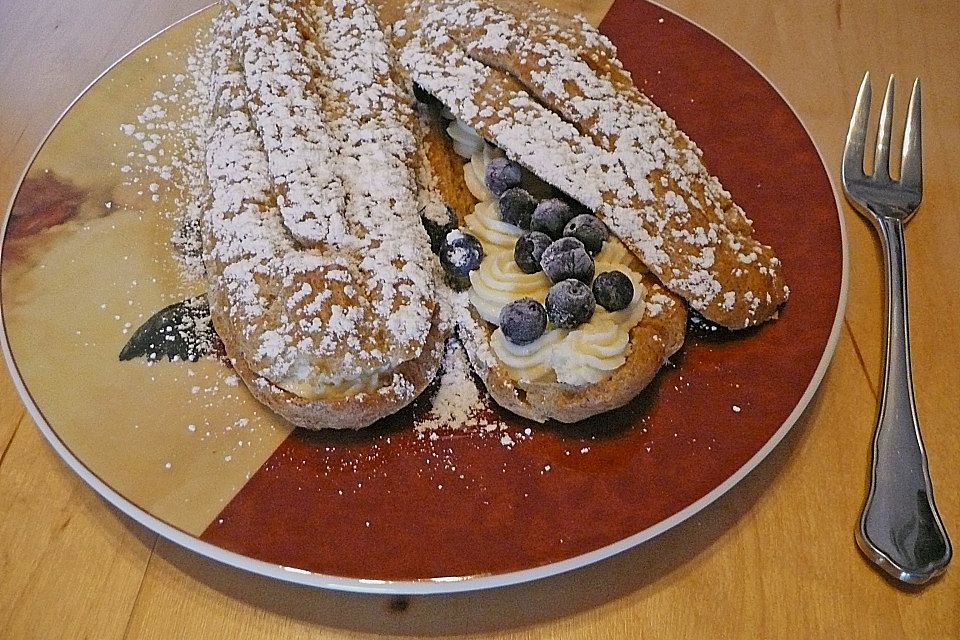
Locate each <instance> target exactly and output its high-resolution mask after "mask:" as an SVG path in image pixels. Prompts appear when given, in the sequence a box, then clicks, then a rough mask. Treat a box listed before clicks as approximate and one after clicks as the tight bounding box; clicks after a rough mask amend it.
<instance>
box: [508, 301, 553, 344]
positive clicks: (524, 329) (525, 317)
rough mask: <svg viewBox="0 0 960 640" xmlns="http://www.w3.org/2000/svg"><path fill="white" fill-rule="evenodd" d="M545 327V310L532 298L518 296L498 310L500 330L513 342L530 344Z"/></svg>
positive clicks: (540, 334) (541, 333)
mask: <svg viewBox="0 0 960 640" xmlns="http://www.w3.org/2000/svg"><path fill="white" fill-rule="evenodd" d="M546 328H547V310H546V309H544V308H543V305H542V304H540V303H539V302H537V301H536V300H534V299H532V298H520V299H519V300H514V301H513V302H511V303H509V304H507V305H506V306H504V307H503V309H501V310H500V330H501V331H503V335H504V337H506V339H507V340H509V341H510V342H512V343H513V344H530V343H531V342H533V341H534V340H536V339H537V338H539V337H540V336H542V335H543V332H544V331H545V330H546Z"/></svg>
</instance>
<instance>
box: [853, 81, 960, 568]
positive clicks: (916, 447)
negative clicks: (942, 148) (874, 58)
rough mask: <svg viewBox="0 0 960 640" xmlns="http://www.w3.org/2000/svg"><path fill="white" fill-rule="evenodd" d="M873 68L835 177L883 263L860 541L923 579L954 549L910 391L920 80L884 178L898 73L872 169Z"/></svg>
mask: <svg viewBox="0 0 960 640" xmlns="http://www.w3.org/2000/svg"><path fill="white" fill-rule="evenodd" d="M870 95H871V90H870V74H869V72H868V73H867V74H865V75H864V76H863V82H862V83H861V85H860V92H859V93H858V95H857V102H856V105H855V106H854V108H853V115H852V116H851V118H850V129H849V131H848V132H847V140H846V144H845V145H844V148H843V165H842V167H841V181H842V183H843V190H844V193H845V194H846V196H847V199H848V200H849V201H850V202H851V204H852V205H853V206H854V208H856V210H857V211H858V212H859V213H860V214H861V215H862V216H863V217H865V218H867V219H868V220H869V221H870V222H871V223H872V224H873V227H874V228H875V229H876V231H877V233H878V235H879V236H880V244H881V246H882V248H883V256H884V265H885V267H886V285H887V337H886V350H885V353H884V373H883V388H882V391H881V395H880V410H879V414H878V417H877V428H876V432H875V434H874V439H873V463H872V465H871V473H870V492H869V494H868V495H867V500H866V503H865V504H864V507H863V513H862V514H861V516H860V526H859V528H858V530H857V532H856V539H857V544H858V545H859V546H860V549H861V550H862V551H863V553H864V554H865V555H866V556H867V557H868V558H870V559H871V560H872V561H873V562H874V563H876V564H877V565H878V566H879V567H881V568H882V569H883V570H884V571H886V572H887V573H889V574H890V575H892V576H893V577H894V578H896V579H898V580H900V581H902V582H906V583H909V584H922V583H924V582H927V581H928V580H931V579H932V578H934V577H936V576H938V575H939V574H941V573H942V572H943V571H944V570H945V569H946V567H947V564H948V563H949V562H950V557H951V555H952V554H953V551H952V548H951V545H950V538H949V537H948V536H947V531H946V529H945V528H944V526H943V522H942V521H941V520H940V514H939V513H938V512H937V506H936V504H935V503H934V500H933V486H932V484H931V482H930V471H929V469H928V466H927V456H926V453H925V452H924V448H923V440H922V438H921V437H920V423H919V422H918V420H917V408H916V402H915V401H914V395H913V380H912V374H911V368H910V343H909V340H908V334H909V318H908V314H907V278H906V264H907V263H906V252H905V249H904V243H903V227H904V225H905V224H906V223H907V221H908V220H909V219H910V217H911V216H912V215H913V213H914V211H916V210H917V207H918V206H920V198H921V196H922V194H923V170H922V167H921V148H922V147H921V138H920V79H919V78H917V79H916V80H915V81H914V83H913V92H912V94H911V96H910V107H909V109H908V111H907V118H906V127H905V129H904V135H903V153H902V155H901V161H900V178H899V180H894V179H892V178H891V177H890V129H891V119H892V116H893V98H894V78H893V76H890V81H889V82H888V84H887V92H886V95H885V96H884V98H883V107H882V108H881V110H880V123H879V125H878V127H877V144H876V151H875V153H874V167H873V173H871V174H870V175H866V174H865V173H864V170H863V164H864V162H863V151H864V146H865V142H866V137H867V122H868V120H869V117H870Z"/></svg>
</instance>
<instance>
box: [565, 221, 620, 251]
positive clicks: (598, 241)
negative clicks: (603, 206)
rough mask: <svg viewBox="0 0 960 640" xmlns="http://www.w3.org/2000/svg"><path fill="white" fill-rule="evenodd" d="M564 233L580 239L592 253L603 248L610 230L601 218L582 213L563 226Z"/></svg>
mask: <svg viewBox="0 0 960 640" xmlns="http://www.w3.org/2000/svg"><path fill="white" fill-rule="evenodd" d="M563 235H565V236H572V237H574V238H577V239H578V240H580V242H582V243H583V245H584V246H585V247H586V248H587V251H589V252H590V253H591V254H596V253H597V252H598V251H600V249H602V248H603V241H604V240H606V239H607V236H609V235H610V232H609V231H607V225H605V224H603V222H602V221H601V220H600V218H598V217H596V216H592V215H590V214H589V213H582V214H580V215H578V216H577V217H575V218H574V219H573V220H571V221H570V222H568V223H567V226H566V227H564V228H563Z"/></svg>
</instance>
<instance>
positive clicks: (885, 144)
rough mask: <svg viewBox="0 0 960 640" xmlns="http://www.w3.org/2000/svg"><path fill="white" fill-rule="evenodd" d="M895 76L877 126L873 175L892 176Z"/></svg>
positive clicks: (888, 89) (891, 79)
mask: <svg viewBox="0 0 960 640" xmlns="http://www.w3.org/2000/svg"><path fill="white" fill-rule="evenodd" d="M894 85H895V82H894V80H893V76H892V75H891V76H890V80H889V81H888V82H887V93H886V95H884V96H883V107H882V108H881V109H880V124H879V125H878V126H877V152H876V153H875V154H874V158H873V177H874V178H880V179H889V178H890V129H891V128H892V122H893V98H894V94H895V93H896V89H895V86H894Z"/></svg>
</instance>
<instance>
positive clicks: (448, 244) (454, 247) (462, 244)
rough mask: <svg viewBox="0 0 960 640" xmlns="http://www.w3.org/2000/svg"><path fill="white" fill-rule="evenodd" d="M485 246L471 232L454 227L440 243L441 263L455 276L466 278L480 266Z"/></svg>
mask: <svg viewBox="0 0 960 640" xmlns="http://www.w3.org/2000/svg"><path fill="white" fill-rule="evenodd" d="M481 260H483V247H482V246H480V241H479V240H477V239H476V238H474V237H473V236H472V235H470V234H469V233H463V232H462V231H460V230H459V229H454V230H453V231H451V232H450V233H448V234H447V237H446V238H444V239H443V244H441V245H440V264H442V265H443V268H444V269H445V270H446V272H447V273H449V274H450V275H451V276H453V277H454V278H466V277H467V276H468V275H469V274H470V272H471V271H474V270H476V269H479V268H480V261H481Z"/></svg>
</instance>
